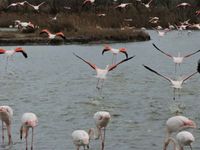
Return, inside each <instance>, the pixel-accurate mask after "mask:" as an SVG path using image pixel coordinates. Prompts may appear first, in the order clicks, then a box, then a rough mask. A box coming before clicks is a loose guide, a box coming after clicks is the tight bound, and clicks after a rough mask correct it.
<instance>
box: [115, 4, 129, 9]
mask: <svg viewBox="0 0 200 150" xmlns="http://www.w3.org/2000/svg"><path fill="white" fill-rule="evenodd" d="M128 5H132V3H121V4H119V5H117V6H116V7H115V8H125V7H127V6H128Z"/></svg>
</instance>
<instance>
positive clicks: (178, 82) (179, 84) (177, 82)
mask: <svg viewBox="0 0 200 150" xmlns="http://www.w3.org/2000/svg"><path fill="white" fill-rule="evenodd" d="M199 65H200V64H198V68H199ZM143 66H144V67H145V68H146V69H148V70H149V71H151V72H153V73H155V74H157V75H158V76H160V77H162V78H164V79H166V80H168V81H169V82H171V84H172V87H173V89H174V97H173V99H174V100H175V90H176V89H177V90H178V92H179V96H180V90H181V88H182V84H183V83H184V82H185V81H186V80H188V79H189V78H191V77H192V76H194V75H195V74H197V73H199V70H198V69H197V71H196V72H194V73H192V74H190V75H189V76H186V77H185V78H183V79H179V80H174V79H171V78H169V77H167V76H164V75H162V74H160V73H158V72H156V71H155V70H153V69H151V68H150V67H148V66H145V65H143Z"/></svg>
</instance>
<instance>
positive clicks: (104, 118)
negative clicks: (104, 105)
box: [90, 111, 111, 150]
mask: <svg viewBox="0 0 200 150" xmlns="http://www.w3.org/2000/svg"><path fill="white" fill-rule="evenodd" d="M110 119H111V115H110V113H109V112H107V111H98V112H96V113H95V114H94V120H95V125H96V128H97V135H95V132H94V129H93V128H91V129H90V132H91V133H92V134H94V137H95V138H96V139H99V138H100V140H101V150H104V145H105V135H106V127H107V125H108V123H109V121H110ZM102 129H103V132H102Z"/></svg>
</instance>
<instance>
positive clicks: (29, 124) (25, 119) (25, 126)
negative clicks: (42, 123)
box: [20, 112, 38, 150]
mask: <svg viewBox="0 0 200 150" xmlns="http://www.w3.org/2000/svg"><path fill="white" fill-rule="evenodd" d="M21 121H22V125H21V128H20V138H21V139H22V138H23V136H24V137H25V139H26V149H28V131H29V128H32V140H31V150H32V149H33V133H34V128H35V127H36V126H37V125H38V118H37V116H36V115H35V114H34V113H32V112H27V113H24V114H23V115H22V119H21Z"/></svg>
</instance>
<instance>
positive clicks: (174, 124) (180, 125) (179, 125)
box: [163, 116, 196, 150]
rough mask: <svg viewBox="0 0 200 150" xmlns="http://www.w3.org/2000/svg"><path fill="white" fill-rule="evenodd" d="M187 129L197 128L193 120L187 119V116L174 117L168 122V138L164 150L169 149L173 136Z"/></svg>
mask: <svg viewBox="0 0 200 150" xmlns="http://www.w3.org/2000/svg"><path fill="white" fill-rule="evenodd" d="M187 128H196V124H195V122H194V121H193V120H190V119H188V118H186V117H185V116H174V117H171V118H169V119H168V120H167V121H166V131H167V132H166V137H165V143H164V147H163V150H166V149H167V146H168V145H169V142H170V139H171V134H172V133H174V132H178V131H180V130H184V129H187Z"/></svg>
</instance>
